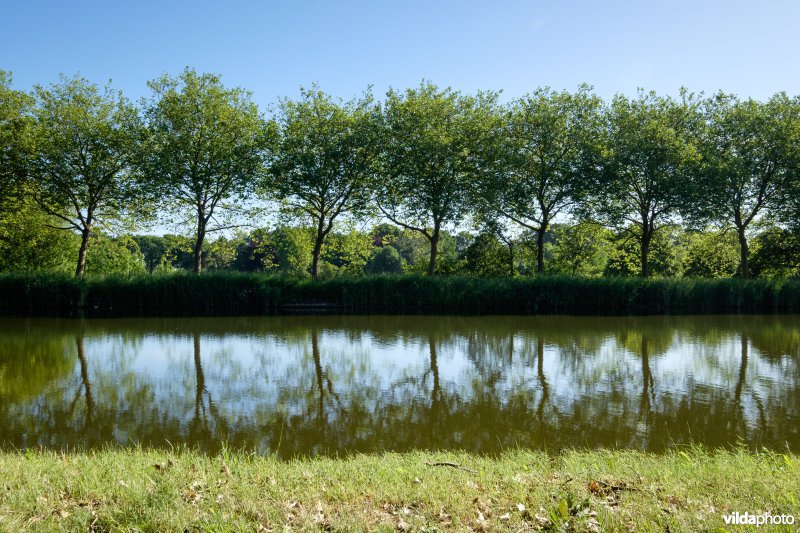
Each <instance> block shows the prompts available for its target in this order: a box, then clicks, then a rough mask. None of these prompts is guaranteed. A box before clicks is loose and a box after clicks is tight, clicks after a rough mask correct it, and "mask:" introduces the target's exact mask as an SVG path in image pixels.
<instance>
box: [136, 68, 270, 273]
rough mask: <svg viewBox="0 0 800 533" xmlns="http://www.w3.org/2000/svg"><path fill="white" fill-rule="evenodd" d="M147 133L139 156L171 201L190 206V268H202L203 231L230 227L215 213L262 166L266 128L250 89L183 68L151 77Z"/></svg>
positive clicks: (244, 190) (249, 185) (248, 186)
mask: <svg viewBox="0 0 800 533" xmlns="http://www.w3.org/2000/svg"><path fill="white" fill-rule="evenodd" d="M148 85H149V86H150V89H151V90H152V92H153V94H152V96H151V98H150V100H149V102H147V103H146V117H147V120H148V126H149V139H148V141H149V142H148V149H147V154H146V157H145V158H144V160H143V165H144V168H145V169H146V172H147V174H148V175H149V176H150V177H151V178H152V179H153V180H156V181H157V182H158V186H159V189H160V191H161V192H162V194H163V196H164V198H165V201H166V202H167V203H168V205H169V206H171V207H173V208H175V209H176V210H191V215H190V216H191V217H192V218H194V225H195V228H196V230H195V239H194V247H193V256H194V271H195V272H196V273H199V272H200V271H201V270H202V269H203V264H202V263H203V261H202V258H203V255H202V254H203V243H204V242H205V239H206V236H207V235H208V234H209V233H211V232H215V231H220V230H223V229H228V228H229V227H230V226H227V227H226V226H225V224H223V223H222V222H220V221H218V219H217V218H216V217H217V216H218V215H219V214H220V213H221V212H223V211H225V209H226V208H229V207H231V206H230V205H226V204H225V202H227V201H230V200H236V199H240V198H242V197H244V196H246V195H247V194H248V193H249V192H250V191H252V189H253V187H254V186H255V185H256V181H257V179H258V178H259V176H261V174H262V171H263V164H264V157H265V153H266V148H267V146H268V141H269V132H270V130H269V128H268V125H267V123H266V122H265V121H264V120H262V117H261V115H260V113H259V111H258V108H257V107H256V105H255V104H254V103H253V102H252V100H251V96H250V93H248V92H246V91H244V90H243V89H239V88H235V89H227V88H225V87H224V86H223V85H222V82H221V81H220V78H219V76H216V75H214V74H198V73H197V72H196V71H194V70H193V69H189V68H187V69H186V70H184V71H183V72H182V73H181V74H180V75H179V76H177V77H176V78H170V77H169V76H164V77H162V78H159V79H157V80H154V81H151V82H150V83H149V84H148Z"/></svg>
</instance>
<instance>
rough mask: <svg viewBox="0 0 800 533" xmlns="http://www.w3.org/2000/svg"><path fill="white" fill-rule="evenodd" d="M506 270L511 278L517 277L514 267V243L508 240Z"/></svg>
mask: <svg viewBox="0 0 800 533" xmlns="http://www.w3.org/2000/svg"><path fill="white" fill-rule="evenodd" d="M508 270H509V273H510V274H511V277H512V278H513V277H514V276H516V275H517V268H516V265H514V243H513V242H511V241H510V240H509V241H508Z"/></svg>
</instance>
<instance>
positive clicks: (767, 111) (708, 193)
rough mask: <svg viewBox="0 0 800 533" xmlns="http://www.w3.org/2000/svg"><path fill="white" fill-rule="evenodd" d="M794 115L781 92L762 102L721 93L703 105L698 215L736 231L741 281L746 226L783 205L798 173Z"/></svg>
mask: <svg viewBox="0 0 800 533" xmlns="http://www.w3.org/2000/svg"><path fill="white" fill-rule="evenodd" d="M798 112H800V106H798V105H797V102H796V101H793V100H792V99H790V98H789V97H788V96H786V94H784V93H780V94H776V95H775V96H773V97H772V98H770V99H769V101H768V102H764V103H761V102H757V101H755V100H752V99H750V100H745V101H741V100H739V99H738V98H736V97H735V96H731V95H726V94H723V93H719V94H717V95H716V96H714V97H713V98H711V99H709V100H708V101H707V102H706V123H707V127H706V128H705V130H704V135H703V137H702V140H703V142H702V145H701V146H702V152H703V172H702V178H703V181H702V183H700V184H699V187H698V190H699V191H700V192H701V197H702V199H703V201H702V206H703V208H704V212H705V213H709V214H710V217H711V218H712V219H714V220H716V221H720V222H723V223H725V224H731V225H733V227H734V228H735V229H736V234H737V236H738V239H739V274H740V275H741V276H742V277H743V278H747V277H749V276H750V267H749V264H748V260H749V254H750V251H749V244H748V240H747V232H748V229H749V227H750V224H751V223H752V222H753V221H754V220H757V219H758V217H759V216H760V215H762V214H764V213H768V212H769V211H770V210H772V209H775V208H778V207H783V206H784V202H783V201H782V200H783V199H784V198H785V192H786V191H787V189H789V188H790V185H791V184H792V182H793V181H794V180H796V179H797V177H798V174H799V173H798V172H797V161H796V157H797V153H798V151H800V115H798Z"/></svg>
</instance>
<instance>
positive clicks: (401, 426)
mask: <svg viewBox="0 0 800 533" xmlns="http://www.w3.org/2000/svg"><path fill="white" fill-rule="evenodd" d="M799 386H800V317H799V316H691V317H635V318H634V317H623V318H620V317H613V318H609V317H606V318H597V317H557V316H548V317H518V316H514V317H453V316H365V317H359V316H295V317H252V318H223V319H220V318H213V319H209V318H192V319H114V320H63V319H60V320H59V319H1V320H0V446H2V447H5V448H11V447H15V448H27V447H34V446H44V447H47V448H54V449H73V448H76V447H81V448H85V447H98V446H103V445H106V444H111V443H116V444H123V445H132V444H142V445H145V446H154V447H169V446H172V445H188V446H192V447H198V448H200V449H202V450H208V451H215V450H218V449H219V448H220V447H221V446H222V445H223V443H227V444H228V445H229V446H231V447H235V448H245V449H248V450H256V451H258V452H260V453H277V454H279V455H280V456H282V457H291V456H295V455H316V454H346V453H351V452H356V451H360V452H372V451H384V450H396V451H402V450H410V449H463V450H469V451H473V452H479V453H488V452H498V451H501V450H504V449H507V448H512V447H525V448H534V449H547V450H553V451H555V450H558V449H560V448H563V447H590V448H596V447H615V448H617V447H618V448H636V449H645V450H651V451H660V450H664V449H667V448H669V447H671V446H674V445H676V444H682V443H690V442H692V443H701V444H703V445H706V446H711V447H716V446H730V445H736V444H739V443H742V444H746V445H749V446H754V447H755V446H759V447H760V446H765V447H768V448H773V449H779V450H784V449H789V450H792V451H795V452H798V451H800V388H799Z"/></svg>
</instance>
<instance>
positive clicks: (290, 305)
mask: <svg viewBox="0 0 800 533" xmlns="http://www.w3.org/2000/svg"><path fill="white" fill-rule="evenodd" d="M301 308H305V309H308V308H312V309H326V310H329V311H335V312H357V313H358V312H360V313H365V312H392V313H418V312H426V313H427V312H453V311H455V312H471V313H494V314H531V313H533V314H545V313H553V314H594V315H601V314H616V315H622V314H670V313H671V314H678V313H691V314H697V313H776V312H777V313H791V312H800V280H741V279H718V280H694V279H641V278H599V279H585V278H565V277H551V276H541V277H529V278H496V279H490V278H474V277H457V276H456V277H438V276H437V277H424V276H363V277H354V278H335V279H331V280H327V281H310V280H304V279H297V278H290V277H285V276H270V275H265V274H245V273H237V272H211V273H206V274H202V275H200V276H197V275H194V274H190V273H178V274H169V275H152V276H151V275H142V276H133V277H119V276H108V277H104V276H101V277H92V276H89V277H86V278H84V279H75V278H74V277H70V276H63V275H53V274H2V275H0V313H3V314H16V315H60V316H75V315H85V316H90V317H91V316H175V315H195V316H222V315H248V314H251V315H262V314H268V313H278V312H287V311H288V312H292V311H297V310H298V309H301Z"/></svg>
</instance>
